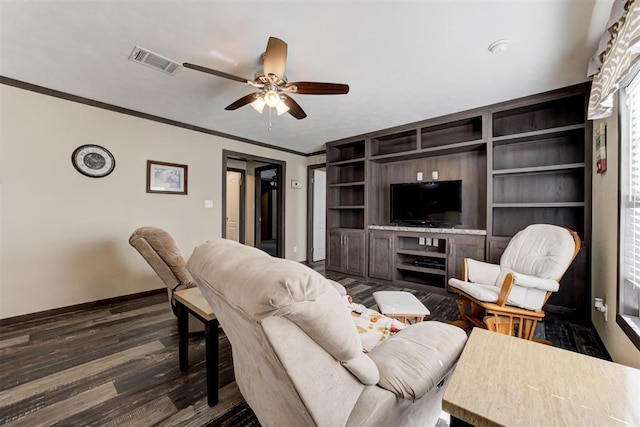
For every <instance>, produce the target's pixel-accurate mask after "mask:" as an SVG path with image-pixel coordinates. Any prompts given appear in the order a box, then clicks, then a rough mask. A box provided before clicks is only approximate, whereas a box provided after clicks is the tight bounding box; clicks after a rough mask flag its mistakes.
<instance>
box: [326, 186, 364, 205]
mask: <svg viewBox="0 0 640 427" xmlns="http://www.w3.org/2000/svg"><path fill="white" fill-rule="evenodd" d="M364 190H365V186H364V184H358V185H339V186H330V187H328V188H327V206H330V207H333V208H338V207H348V206H362V207H364V199H365V191H364Z"/></svg>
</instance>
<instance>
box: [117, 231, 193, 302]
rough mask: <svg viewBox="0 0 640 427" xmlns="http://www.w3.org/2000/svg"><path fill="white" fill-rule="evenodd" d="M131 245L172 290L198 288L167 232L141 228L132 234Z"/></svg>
mask: <svg viewBox="0 0 640 427" xmlns="http://www.w3.org/2000/svg"><path fill="white" fill-rule="evenodd" d="M129 243H130V244H131V246H133V247H134V248H136V249H137V250H138V252H140V255H142V257H143V258H144V259H145V260H146V261H147V263H149V265H150V266H151V268H153V270H154V271H155V272H156V274H157V275H158V276H159V277H160V279H162V281H163V282H164V284H165V285H166V286H167V288H169V289H170V290H176V288H191V287H194V286H196V284H195V282H194V280H193V277H191V274H190V273H189V271H188V270H187V267H186V265H187V262H186V260H185V259H184V258H183V257H182V255H181V254H180V251H179V249H178V246H177V245H176V242H175V240H173V238H172V237H171V235H169V233H167V232H166V231H164V230H162V229H160V228H156V227H140V228H138V229H136V230H135V231H134V232H133V234H131V237H129Z"/></svg>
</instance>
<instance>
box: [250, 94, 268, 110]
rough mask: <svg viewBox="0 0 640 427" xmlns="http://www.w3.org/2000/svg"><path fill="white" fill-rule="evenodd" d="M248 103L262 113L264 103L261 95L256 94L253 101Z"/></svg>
mask: <svg viewBox="0 0 640 427" xmlns="http://www.w3.org/2000/svg"><path fill="white" fill-rule="evenodd" d="M249 105H251V107H253V109H254V110H256V111H257V112H258V113H260V114H262V111H263V110H264V106H265V105H266V104H265V102H264V99H262V97H261V96H258V97H257V98H256V99H255V101H253V102H251V103H250V104H249Z"/></svg>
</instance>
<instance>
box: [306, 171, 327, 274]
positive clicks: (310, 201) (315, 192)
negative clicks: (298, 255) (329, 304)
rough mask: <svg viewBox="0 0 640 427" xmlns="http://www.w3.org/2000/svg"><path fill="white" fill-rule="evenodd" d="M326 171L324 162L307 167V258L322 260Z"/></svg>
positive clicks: (324, 231) (324, 248) (325, 205)
mask: <svg viewBox="0 0 640 427" xmlns="http://www.w3.org/2000/svg"><path fill="white" fill-rule="evenodd" d="M326 176H327V173H326V167H325V165H324V164H319V165H312V166H309V167H308V169H307V183H308V188H307V207H308V208H307V209H308V212H309V213H310V215H308V220H307V260H308V261H309V262H320V261H324V259H325V253H326V215H327V210H326V207H327V187H326V182H327V178H326Z"/></svg>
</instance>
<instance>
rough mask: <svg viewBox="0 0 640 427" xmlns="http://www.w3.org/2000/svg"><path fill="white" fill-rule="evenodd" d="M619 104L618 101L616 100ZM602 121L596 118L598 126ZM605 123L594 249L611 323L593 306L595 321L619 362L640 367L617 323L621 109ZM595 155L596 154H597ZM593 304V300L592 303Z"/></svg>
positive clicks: (599, 290)
mask: <svg viewBox="0 0 640 427" xmlns="http://www.w3.org/2000/svg"><path fill="white" fill-rule="evenodd" d="M616 105H617V102H616ZM600 122H601V121H600V120H597V121H594V123H593V129H594V133H595V129H597V127H598V124H599V123H600ZM604 122H605V123H606V125H607V171H606V172H605V173H603V174H597V173H596V170H595V169H596V168H595V165H594V167H593V176H592V179H593V200H592V204H593V210H592V215H593V218H592V220H593V231H592V239H591V240H592V251H591V259H592V262H591V265H592V268H591V273H592V277H591V283H592V285H591V287H592V296H593V297H601V298H604V299H605V302H606V303H607V305H608V306H609V316H608V322H605V321H604V316H603V315H602V313H600V312H597V311H595V310H594V309H593V308H592V312H591V320H592V322H593V324H594V326H595V328H596V330H597V331H598V335H600V338H601V339H602V342H603V343H604V345H605V346H606V348H607V351H608V352H609V354H610V355H611V357H612V359H613V360H614V361H615V362H618V363H621V364H623V365H627V366H632V367H635V368H640V350H638V349H637V348H636V347H635V345H634V344H633V343H632V342H631V340H630V339H629V338H628V337H627V336H626V335H625V333H624V332H623V331H622V329H620V327H619V326H618V325H617V324H616V320H615V319H616V307H617V288H618V272H617V265H618V235H617V233H618V220H617V216H618V209H617V206H618V164H619V153H618V111H617V109H616V110H615V111H614V115H613V116H612V117H610V118H608V119H606V120H604ZM594 158H595V155H594ZM592 306H593V303H592Z"/></svg>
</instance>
